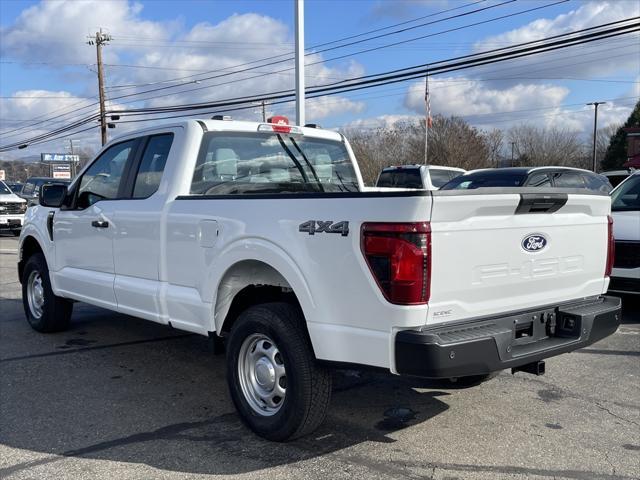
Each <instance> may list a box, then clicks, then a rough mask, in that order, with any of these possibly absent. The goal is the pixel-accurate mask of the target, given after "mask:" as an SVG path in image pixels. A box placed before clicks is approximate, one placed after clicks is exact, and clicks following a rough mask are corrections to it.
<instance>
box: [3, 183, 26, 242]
mask: <svg viewBox="0 0 640 480" xmlns="http://www.w3.org/2000/svg"><path fill="white" fill-rule="evenodd" d="M26 211H27V202H26V201H25V200H23V199H22V198H20V197H19V196H18V195H16V194H15V193H13V192H12V191H11V189H10V188H9V187H8V186H7V185H6V184H5V183H4V182H3V181H0V229H1V230H11V231H12V232H13V234H14V235H16V236H17V235H20V230H21V229H22V223H23V221H24V212H26Z"/></svg>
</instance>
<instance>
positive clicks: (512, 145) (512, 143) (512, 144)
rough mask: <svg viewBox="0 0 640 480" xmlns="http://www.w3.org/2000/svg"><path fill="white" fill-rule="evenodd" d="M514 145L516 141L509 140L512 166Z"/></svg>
mask: <svg viewBox="0 0 640 480" xmlns="http://www.w3.org/2000/svg"><path fill="white" fill-rule="evenodd" d="M515 146H516V142H511V166H512V167H513V147H515Z"/></svg>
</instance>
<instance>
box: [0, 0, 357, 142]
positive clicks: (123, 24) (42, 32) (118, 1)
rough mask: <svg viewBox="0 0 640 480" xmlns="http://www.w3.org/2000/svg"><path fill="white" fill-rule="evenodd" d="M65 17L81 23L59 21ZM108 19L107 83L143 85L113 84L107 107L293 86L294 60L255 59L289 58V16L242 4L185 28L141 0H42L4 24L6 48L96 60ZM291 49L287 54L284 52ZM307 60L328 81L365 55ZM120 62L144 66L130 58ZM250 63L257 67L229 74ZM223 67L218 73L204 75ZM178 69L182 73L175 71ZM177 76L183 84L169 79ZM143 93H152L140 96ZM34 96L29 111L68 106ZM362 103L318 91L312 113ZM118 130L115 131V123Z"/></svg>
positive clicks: (314, 76) (349, 71)
mask: <svg viewBox="0 0 640 480" xmlns="http://www.w3.org/2000/svg"><path fill="white" fill-rule="evenodd" d="M60 25H69V26H73V28H56V27H59V26H60ZM99 27H103V28H104V30H105V31H106V32H108V33H110V34H111V35H112V38H113V40H112V41H111V42H110V43H109V44H108V45H107V46H105V47H104V48H103V52H104V58H105V64H106V68H105V72H106V84H107V86H108V87H111V86H123V85H139V86H138V87H136V88H119V87H117V88H107V98H108V102H107V107H108V108H123V109H126V108H131V107H132V108H139V107H144V106H167V105H174V104H183V103H197V102H208V101H216V100H221V99H227V98H233V97H242V96H245V95H260V94H264V93H268V92H274V91H280V90H288V89H293V87H294V85H295V79H294V75H293V73H294V72H293V68H292V67H293V61H292V60H287V61H285V62H282V63H277V64H274V65H262V64H264V63H268V62H269V61H267V62H260V63H256V60H260V59H263V58H265V57H273V56H278V57H276V58H273V59H272V60H270V61H277V60H280V59H287V58H288V56H289V55H290V54H291V52H292V50H293V35H292V32H291V31H290V29H289V27H288V26H287V25H286V24H285V23H283V22H281V21H279V20H277V19H274V18H271V17H268V16H265V15H258V14H255V13H246V14H235V15H232V16H230V17H228V18H226V19H224V20H223V21H221V22H219V23H217V24H212V23H209V22H200V23H198V24H196V25H194V26H193V27H191V28H189V29H185V28H184V27H183V26H181V24H180V22H178V21H173V22H156V21H148V20H145V19H144V18H143V16H142V6H141V5H140V4H138V3H132V2H129V1H127V0H114V1H109V2H106V1H97V2H85V1H83V2H79V1H72V0H69V1H50V2H42V3H40V4H37V5H35V6H33V7H30V8H28V9H26V10H25V11H23V12H22V14H21V15H20V16H19V17H18V19H17V20H16V21H15V22H14V24H12V25H9V26H7V27H4V28H3V29H2V30H1V31H0V35H1V36H2V44H1V46H0V54H1V55H2V56H4V57H6V58H10V59H13V60H17V61H26V62H34V61H43V62H52V63H74V64H77V63H87V64H92V63H94V62H95V48H92V47H89V46H88V45H86V40H87V39H86V35H88V34H90V33H91V32H95V31H96V30H97V29H98V28H99ZM282 54H287V55H284V56H279V55H282ZM305 62H306V64H307V65H308V66H307V68H306V72H305V74H306V83H307V86H313V85H322V84H326V83H330V82H334V81H339V80H342V79H345V78H348V77H352V76H359V75H362V74H363V73H364V68H363V67H362V65H360V64H359V63H357V62H355V61H346V62H344V63H342V64H334V65H333V66H328V65H327V64H326V63H324V58H323V56H322V55H318V54H314V55H310V56H307V57H306V60H305ZM117 64H129V65H136V66H139V67H145V68H125V67H119V66H116V65H117ZM245 64H246V65H245ZM239 65H242V66H241V67H239ZM257 65H262V66H260V67H256V66H257ZM250 67H256V68H255V70H251V71H247V72H244V73H239V74H234V75H228V74H229V73H230V72H235V71H237V70H240V69H243V68H250ZM51 68H53V70H50V72H53V73H55V74H58V75H63V74H64V75H66V74H68V72H69V71H68V70H64V69H62V68H58V67H51ZM279 70H286V71H283V72H278V71H279ZM203 72H207V73H203ZM265 73H272V74H270V75H265ZM214 76H216V77H218V78H211V79H209V80H205V78H207V77H214ZM183 77H188V78H183ZM250 77H256V78H250ZM178 78H180V79H181V80H177V81H175V79H178ZM189 82H190V83H189ZM78 83H79V84H80V85H82V88H83V89H84V91H86V92H90V93H94V92H96V90H97V88H96V87H97V85H96V84H97V81H96V79H95V76H93V75H90V76H88V77H87V78H86V79H85V78H82V80H79V81H78ZM45 84H46V81H45ZM179 84H182V85H179ZM174 85H178V87H177V88H164V87H169V86H174ZM155 89H161V90H157V91H150V92H149V93H146V94H143V95H140V96H139V97H125V98H118V97H121V96H125V95H129V94H132V93H138V92H141V91H144V90H155ZM14 94H15V93H14ZM69 95H70V94H69ZM36 96H37V95H36ZM140 98H142V99H144V100H143V101H138V102H134V103H132V101H133V100H136V99H140ZM32 103H34V105H35V104H36V103H37V104H38V107H37V108H35V107H34V109H35V110H38V113H35V111H23V112H21V114H20V115H19V117H20V118H33V116H36V115H38V114H44V113H47V112H49V113H53V111H54V110H55V109H56V107H57V108H59V105H56V102H46V101H44V99H43V100H42V101H40V102H38V101H36V100H32ZM280 107H281V106H278V107H276V106H274V107H273V108H272V110H275V112H274V113H280V112H281V111H291V110H292V108H291V106H290V104H285V105H282V107H284V108H282V110H281V109H280ZM363 109H364V104H363V103H362V102H355V101H351V100H349V99H347V98H345V97H332V98H331V99H327V98H324V97H322V98H319V99H315V100H309V102H308V107H307V110H308V113H307V118H308V120H309V121H315V120H320V119H324V118H327V117H330V116H331V115H335V114H340V113H346V112H360V111H362V110H363ZM255 110H257V107H255V108H254V107H251V108H249V109H248V110H246V111H233V112H230V113H231V114H232V115H233V116H234V117H236V118H246V119H254V120H256V119H258V116H259V115H258V114H257V113H256V111H255ZM16 115H17V113H16V112H13V111H11V112H9V111H5V110H3V112H2V114H1V115H0V131H2V130H5V131H6V130H8V129H10V127H11V125H9V124H4V123H3V122H2V120H1V118H11V117H14V116H16ZM150 124H151V123H145V124H142V125H141V126H149V125H150ZM49 127H51V125H50V126H49ZM136 127H137V124H128V125H124V124H121V126H119V127H118V129H117V130H116V132H117V133H118V134H119V133H123V132H124V131H126V130H128V129H132V128H136ZM49 129H50V128H49ZM32 133H34V134H37V133H38V131H34V132H29V136H33V135H31V134H32ZM109 133H110V134H113V133H114V131H110V132H109ZM94 135H95V134H94ZM96 137H97V135H96ZM12 139H13V137H12V138H7V141H6V142H5V140H4V139H3V140H2V142H1V143H3V144H4V143H8V141H9V140H12Z"/></svg>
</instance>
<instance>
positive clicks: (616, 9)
mask: <svg viewBox="0 0 640 480" xmlns="http://www.w3.org/2000/svg"><path fill="white" fill-rule="evenodd" d="M637 15H640V2H635V3H634V2H621V1H604V2H603V1H597V2H595V1H594V2H589V3H585V4H582V5H580V6H579V7H578V8H576V9H574V10H571V11H569V12H567V13H563V14H561V15H558V16H556V17H555V18H551V19H549V18H539V19H537V20H534V21H532V22H530V23H528V24H526V25H524V26H522V27H518V28H515V29H513V30H510V31H508V32H504V33H501V34H499V35H493V36H489V37H486V38H484V39H482V40H480V41H478V42H476V43H475V45H474V51H476V52H481V51H485V50H490V49H494V48H500V47H505V46H509V45H513V44H518V43H523V42H530V41H535V40H540V39H543V38H547V37H552V36H554V35H559V34H563V33H568V32H574V31H577V30H582V29H585V28H588V27H593V26H597V25H602V24H606V23H610V22H615V21H619V20H624V19H627V18H629V17H633V16H637ZM603 42H604V43H603ZM603 42H594V43H589V44H585V45H581V46H574V47H569V48H567V49H561V50H557V51H554V52H547V53H544V54H541V55H533V56H531V57H526V58H523V59H518V60H513V61H507V62H505V63H503V64H499V65H497V66H493V65H491V66H489V67H480V68H478V69H475V70H474V75H478V76H485V75H487V74H493V75H495V74H496V72H500V71H501V70H503V71H504V70H505V69H506V70H508V71H510V72H509V74H508V75H510V76H516V77H517V76H522V77H527V74H531V73H532V72H534V73H537V74H539V75H538V76H542V77H544V76H545V75H546V76H555V77H562V76H573V77H576V76H577V77H589V76H593V77H596V76H599V77H602V76H606V75H610V74H612V73H630V74H632V75H636V74H637V72H638V71H639V70H640V56H639V55H638V44H639V42H640V36H639V35H638V33H633V34H626V35H623V36H621V37H616V38H609V39H606V40H604V41H603ZM498 75H500V74H498Z"/></svg>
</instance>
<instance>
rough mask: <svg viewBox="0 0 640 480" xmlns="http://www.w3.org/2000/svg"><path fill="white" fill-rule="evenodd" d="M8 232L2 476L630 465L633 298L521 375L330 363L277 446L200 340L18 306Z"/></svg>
mask: <svg viewBox="0 0 640 480" xmlns="http://www.w3.org/2000/svg"><path fill="white" fill-rule="evenodd" d="M16 248H17V239H15V238H13V237H10V236H0V478H6V479H9V478H10V479H54V478H55V479H67V478H68V479H71V478H73V479H76V478H91V479H94V478H110V479H116V478H117V479H120V478H134V479H184V478H214V477H221V476H233V477H234V478H290V479H297V478H323V479H336V478H352V477H360V478H367V479H369V478H429V479H439V480H445V479H446V480H454V479H496V478H499V479H502V478H505V479H523V478H535V479H546V478H549V479H551V478H555V479H561V478H562V479H565V478H566V479H593V480H598V479H600V480H613V479H637V478H639V477H640V302H639V301H637V300H636V301H633V300H632V299H631V298H630V297H628V298H625V299H624V301H625V311H624V319H623V322H624V324H623V326H621V328H620V329H619V330H618V332H617V333H616V334H615V335H613V336H612V337H609V338H607V339H605V340H603V341H601V342H599V343H597V344H594V345H592V346H590V347H589V348H587V349H584V350H581V351H578V352H574V353H571V354H565V355H562V356H559V357H555V358H552V359H550V360H548V361H547V373H546V375H544V376H542V377H534V376H531V375H527V374H522V373H518V374H517V375H515V376H513V375H511V374H510V373H509V372H506V371H505V372H502V373H500V374H499V375H497V376H496V377H495V378H493V379H492V380H490V381H488V382H486V383H483V384H481V385H478V386H475V387H472V388H465V389H452V388H443V386H442V385H439V384H434V383H428V382H426V381H421V380H412V379H404V378H395V377H391V376H388V375H382V374H378V373H372V372H355V371H345V372H337V373H336V375H335V382H334V395H333V401H332V406H331V410H330V414H329V417H328V418H327V421H326V422H325V423H324V425H323V426H322V427H321V428H320V430H318V431H317V432H316V433H315V434H313V435H311V436H309V437H306V438H303V439H301V440H297V441H295V442H292V443H288V444H273V443H269V442H266V441H264V440H261V439H259V438H257V437H255V436H254V435H253V434H252V433H251V432H250V431H248V430H247V429H246V428H245V427H244V426H243V425H242V424H241V423H240V421H239V419H238V417H237V416H236V414H235V411H234V408H233V405H232V404H231V400H230V398H229V396H228V394H227V388H226V383H225V378H224V370H225V361H224V357H222V356H213V355H212V354H211V353H210V351H209V348H208V343H207V340H206V339H205V338H202V337H199V336H195V335H190V334H186V333H183V332H179V331H176V330H171V329H169V328H168V327H165V326H161V325H157V324H153V323H149V322H145V321H142V320H137V319H135V318H132V317H128V316H125V315H118V314H114V313H110V312H108V311H106V310H102V309H98V308H94V307H91V306H88V305H82V304H76V306H75V310H74V316H73V324H72V328H71V330H69V331H68V332H64V333H59V334H50V335H42V334H38V333H36V332H34V331H32V330H31V329H30V328H29V326H28V324H27V322H26V320H25V319H24V314H23V311H22V303H21V299H20V284H19V283H18V280H17V273H16V269H15V263H16V258H17V257H16V253H15V250H16Z"/></svg>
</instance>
